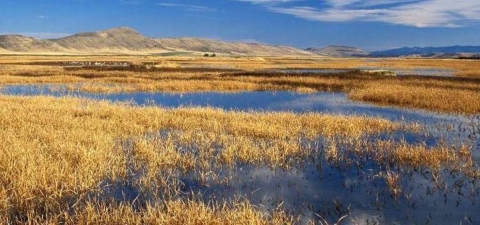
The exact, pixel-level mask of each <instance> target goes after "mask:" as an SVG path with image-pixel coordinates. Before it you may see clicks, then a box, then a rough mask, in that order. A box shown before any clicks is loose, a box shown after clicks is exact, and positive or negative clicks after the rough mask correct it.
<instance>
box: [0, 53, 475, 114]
mask: <svg viewBox="0 0 480 225" xmlns="http://www.w3.org/2000/svg"><path fill="white" fill-rule="evenodd" d="M68 60H70V61H75V60H77V61H89V62H90V61H102V60H105V61H129V62H131V63H132V64H133V65H136V66H134V67H127V68H118V69H111V68H110V69H108V68H83V69H82V68H76V69H75V68H74V69H63V68H62V66H53V65H28V63H32V62H34V63H59V62H60V63H59V64H60V65H63V64H62V62H63V61H68ZM0 62H2V63H4V64H2V65H0V78H1V79H0V84H3V85H7V84H38V83H63V84H67V86H68V87H69V89H71V90H82V91H87V92H102V93H118V92H137V91H144V92H159V91H163V92H195V91H228V92H231V91H262V90H269V91H276V90H288V91H298V92H307V93H311V92H316V91H340V92H347V93H348V94H349V95H348V96H349V97H350V98H351V99H353V100H359V101H366V102H372V103H376V104H381V105H389V106H401V107H409V108H419V109H426V110H432V111H439V112H446V113H462V114H477V113H479V112H480V102H479V101H476V99H478V98H479V96H480V82H479V80H478V79H476V78H469V79H467V78H424V77H417V78H415V77H407V78H402V77H383V76H376V75H372V74H368V73H363V74H362V73H358V72H356V73H350V74H347V75H340V76H322V75H316V76H312V75H301V74H297V75H292V74H275V73H273V74H272V73H263V72H258V71H257V72H243V73H242V72H241V73H238V72H232V71H223V70H220V69H218V70H215V69H213V70H202V69H198V70H196V69H188V68H191V67H207V68H208V67H210V66H218V65H231V66H232V67H235V68H240V69H245V70H252V71H256V70H258V69H262V68H356V67H375V66H377V67H382V68H383V67H385V68H387V69H388V68H393V67H395V68H397V67H398V68H407V69H414V68H447V67H448V68H450V67H449V66H451V67H452V68H454V69H455V68H456V69H457V70H459V71H460V70H461V71H464V72H465V71H470V70H471V71H475V70H476V69H477V68H478V65H477V64H478V63H475V62H474V61H469V60H429V59H415V60H414V59H408V60H407V59H376V60H365V59H308V58H298V59H295V58H262V60H260V59H257V58H251V59H250V58H238V59H237V58H218V59H202V58H155V57H146V58H142V57H112V58H101V57H83V58H75V57H73V58H70V57H67V58H58V57H57V58H55V57H50V58H49V57H46V58H44V59H43V58H40V57H17V58H15V57H3V58H1V59H0ZM146 62H148V63H154V64H155V63H156V64H157V66H156V67H152V68H150V69H148V68H143V67H142V66H141V65H143V63H146ZM5 63H17V64H5ZM18 63H25V64H26V65H24V64H22V65H19V64H18ZM257 64H258V65H260V66H255V65H257ZM249 65H250V66H251V68H249V67H248V66H249ZM142 68H143V69H142Z"/></svg>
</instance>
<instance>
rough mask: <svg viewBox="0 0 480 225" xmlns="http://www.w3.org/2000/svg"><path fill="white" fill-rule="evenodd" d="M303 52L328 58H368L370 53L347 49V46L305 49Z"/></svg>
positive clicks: (357, 49) (353, 48)
mask: <svg viewBox="0 0 480 225" xmlns="http://www.w3.org/2000/svg"><path fill="white" fill-rule="evenodd" d="M305 51H308V52H311V53H313V54H317V55H322V56H330V57H364V56H368V55H369V54H370V53H369V52H366V51H364V50H362V49H359V48H355V47H349V46H338V45H330V46H327V47H324V48H314V47H312V48H307V49H305Z"/></svg>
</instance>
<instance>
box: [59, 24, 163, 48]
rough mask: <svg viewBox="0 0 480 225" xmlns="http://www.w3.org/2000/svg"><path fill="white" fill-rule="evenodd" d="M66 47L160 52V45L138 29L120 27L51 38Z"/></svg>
mask: <svg viewBox="0 0 480 225" xmlns="http://www.w3.org/2000/svg"><path fill="white" fill-rule="evenodd" d="M50 41H52V42H54V43H56V44H58V45H60V46H62V47H64V48H66V49H74V50H76V51H80V52H96V51H100V52H125V51H130V52H158V51H162V48H161V47H160V45H159V44H158V43H157V42H156V41H155V40H153V39H151V38H147V37H144V36H142V35H141V34H140V33H138V32H137V31H135V30H133V29H131V28H127V27H120V28H114V29H109V30H104V31H99V32H88V33H79V34H75V35H72V36H69V37H65V38H60V39H53V40H50Z"/></svg>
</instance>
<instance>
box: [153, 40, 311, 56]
mask: <svg viewBox="0 0 480 225" xmlns="http://www.w3.org/2000/svg"><path fill="white" fill-rule="evenodd" d="M156 41H157V42H158V43H160V45H161V46H163V47H164V48H166V49H169V50H171V51H182V50H183V51H185V50H187V51H195V52H207V53H208V52H213V53H223V54H232V55H309V54H310V53H309V52H306V51H302V50H300V49H296V48H293V47H290V46H273V45H265V44H257V43H241V42H224V41H217V40H209V39H199V38H161V39H156Z"/></svg>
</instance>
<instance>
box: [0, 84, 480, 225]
mask: <svg viewBox="0 0 480 225" xmlns="http://www.w3.org/2000/svg"><path fill="white" fill-rule="evenodd" d="M2 93H4V94H8V95H28V96H35V95H51V96H57V97H60V96H78V97H86V98H93V99H104V100H110V101H114V102H116V101H130V102H133V103H135V104H138V105H156V106H162V107H179V106H211V107H217V108H223V109H227V110H243V111H249V110H256V111H292V112H299V113H302V112H321V113H332V114H339V115H368V116H378V117H383V118H387V119H390V120H393V121H400V122H407V123H408V122H417V123H421V124H423V125H424V126H425V128H426V130H425V132H424V133H421V134H418V133H409V132H405V131H397V132H394V133H393V134H380V135H378V136H373V137H371V139H372V140H379V139H385V140H395V141H401V140H404V141H407V142H408V143H415V144H419V143H424V144H425V145H427V146H435V145H437V144H438V142H439V141H440V140H444V141H447V143H448V144H450V145H460V144H468V145H471V146H476V147H475V151H474V158H475V160H476V162H477V163H478V162H480V153H479V152H480V151H479V149H480V133H479V130H478V129H480V126H479V125H480V117H476V118H475V117H465V116H460V115H447V114H437V113H431V112H426V111H422V110H406V109H401V108H395V107H379V106H375V105H372V104H365V103H358V102H353V101H350V100H348V99H347V96H346V95H345V94H343V93H314V94H301V93H293V92H284V91H278V92H239V93H217V92H202V93H184V94H173V93H118V94H92V93H84V92H79V91H69V89H68V88H67V87H65V86H62V85H24V86H6V87H4V88H3V89H2ZM472 135H473V136H472ZM367 140H368V139H367ZM214 169H217V170H214V171H212V172H213V173H212V174H215V177H216V178H215V179H206V182H200V181H199V178H198V177H199V176H198V174H195V173H194V172H193V173H192V174H186V175H179V177H178V179H179V180H181V182H182V183H183V186H182V190H181V193H184V195H185V196H188V195H189V193H201V195H202V196H203V198H204V200H205V201H206V202H207V201H211V200H215V201H230V200H232V199H235V198H236V197H242V198H246V199H248V200H249V201H250V202H251V203H252V204H254V205H256V206H258V207H259V208H261V209H263V210H267V211H268V210H272V209H275V208H277V207H279V206H281V207H282V208H283V209H285V210H286V211H287V212H289V213H292V214H295V215H301V218H302V221H303V222H306V221H307V220H309V219H314V220H316V221H320V220H323V219H324V220H326V221H328V222H329V223H334V222H336V221H337V220H338V219H339V218H341V217H342V216H345V215H348V218H349V219H351V220H353V221H355V222H356V223H358V224H408V223H415V224H426V223H431V224H459V223H463V224H479V223H480V215H479V214H478V212H479V211H480V198H479V191H480V184H479V183H478V181H477V180H475V179H472V178H468V177H466V176H463V175H461V174H457V173H456V172H452V171H446V170H442V171H440V175H439V174H436V175H432V174H431V172H430V171H428V170H424V171H414V170H408V169H403V168H396V167H392V168H388V169H389V170H391V171H392V172H393V173H395V174H399V175H400V179H401V180H400V186H401V188H402V190H403V192H404V195H401V196H399V197H396V196H392V193H391V191H390V189H389V188H388V184H387V182H386V179H385V177H384V172H385V171H386V168H383V166H382V165H379V164H378V163H374V162H373V161H372V160H370V161H369V160H365V161H361V162H358V163H357V164H355V165H346V164H342V163H340V164H332V163H330V162H327V161H326V160H322V159H321V157H319V158H315V159H314V160H313V161H312V162H308V163H306V164H303V165H299V166H298V167H295V168H292V169H289V170H288V171H284V170H281V169H278V168H273V169H272V168H268V167H264V166H252V165H237V166H234V168H221V167H220V168H214ZM136 176H140V174H136ZM438 177H440V178H438ZM223 178H225V179H224V180H225V182H218V180H222V179H223ZM227 178H228V179H227ZM132 179H136V178H132ZM107 183H109V182H107ZM133 183H134V182H130V181H128V182H115V181H111V182H110V183H109V184H108V185H105V187H107V189H105V192H104V193H103V194H104V195H108V196H113V197H114V198H115V199H119V200H120V201H122V198H123V199H125V198H126V199H127V200H129V201H132V202H134V201H137V202H144V201H147V200H148V199H149V195H148V194H145V193H143V195H144V196H143V197H142V198H139V195H142V191H140V188H138V187H135V186H133ZM160 191H161V190H160ZM129 195H131V196H129ZM150 196H155V195H154V194H152V195H150ZM185 196H184V197H185Z"/></svg>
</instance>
